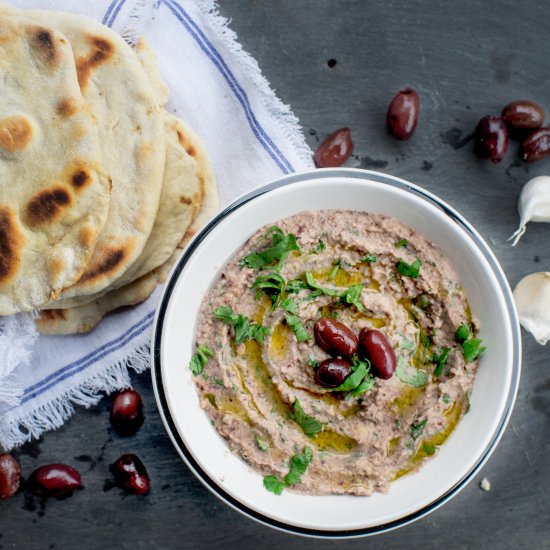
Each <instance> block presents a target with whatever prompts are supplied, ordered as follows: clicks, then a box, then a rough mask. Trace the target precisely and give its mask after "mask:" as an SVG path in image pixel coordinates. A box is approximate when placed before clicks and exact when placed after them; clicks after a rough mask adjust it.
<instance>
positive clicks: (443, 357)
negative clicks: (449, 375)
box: [432, 348, 451, 376]
mask: <svg viewBox="0 0 550 550" xmlns="http://www.w3.org/2000/svg"><path fill="white" fill-rule="evenodd" d="M450 352H451V348H443V350H442V351H441V353H440V354H439V355H435V354H434V356H433V358H432V359H433V362H434V363H435V364H436V367H435V370H434V375H435V376H441V375H442V374H443V370H444V369H445V365H446V364H447V359H448V358H449V353H450Z"/></svg>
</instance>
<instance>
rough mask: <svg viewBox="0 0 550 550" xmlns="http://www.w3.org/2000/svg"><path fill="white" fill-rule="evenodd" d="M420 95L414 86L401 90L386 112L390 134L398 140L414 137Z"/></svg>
mask: <svg viewBox="0 0 550 550" xmlns="http://www.w3.org/2000/svg"><path fill="white" fill-rule="evenodd" d="M419 112H420V97H419V96H418V93H417V92H416V91H415V90H413V89H412V88H405V89H404V90H401V91H399V92H398V93H397V94H396V95H395V97H394V98H393V99H392V100H391V103H390V106H389V107H388V112H387V114H386V124H387V126H388V130H389V132H390V134H391V135H392V136H393V137H394V138H395V139H398V140H407V139H410V138H411V137H412V135H413V134H414V132H415V131H416V126H417V124H418V114H419Z"/></svg>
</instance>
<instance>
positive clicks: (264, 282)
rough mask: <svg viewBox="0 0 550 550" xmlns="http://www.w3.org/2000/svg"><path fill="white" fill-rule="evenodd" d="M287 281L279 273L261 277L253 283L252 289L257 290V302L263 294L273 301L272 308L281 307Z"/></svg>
mask: <svg viewBox="0 0 550 550" xmlns="http://www.w3.org/2000/svg"><path fill="white" fill-rule="evenodd" d="M285 286H286V280H285V278H284V277H283V276H282V275H280V274H279V273H269V274H268V275H260V276H259V277H258V278H257V279H256V280H255V281H254V282H253V283H252V288H257V289H258V291H257V292H256V300H259V299H260V298H261V296H262V294H265V295H266V296H267V297H268V298H269V299H270V300H271V308H272V309H274V308H276V307H277V306H278V305H279V302H280V301H281V297H282V294H283V292H284V290H285Z"/></svg>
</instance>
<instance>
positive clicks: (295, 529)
mask: <svg viewBox="0 0 550 550" xmlns="http://www.w3.org/2000/svg"><path fill="white" fill-rule="evenodd" d="M335 177H345V178H351V179H359V180H365V179H368V180H371V181H375V182H378V183H385V184H388V185H392V186H394V187H398V188H400V189H405V190H407V191H410V192H412V193H413V194H414V195H416V196H419V197H421V198H423V199H425V200H427V201H428V202H430V203H431V204H432V205H434V206H436V207H437V208H439V209H440V210H441V211H443V212H444V213H445V214H446V215H447V216H449V217H450V218H451V219H452V220H453V221H454V222H455V223H457V224H458V225H459V226H460V227H461V228H462V229H463V230H464V231H465V232H466V233H467V234H468V236H469V237H470V239H472V240H473V241H474V243H475V244H476V246H477V247H478V249H479V250H480V251H481V252H482V254H483V255H484V257H485V259H486V260H487V262H488V263H489V265H490V267H491V269H492V271H493V273H494V274H495V276H496V278H497V280H498V282H499V285H500V289H501V292H502V294H503V297H504V300H505V303H506V308H507V310H508V314H509V317H510V322H511V325H512V326H511V328H512V337H513V346H512V349H513V359H512V361H513V363H512V364H513V371H512V381H511V384H510V389H509V392H508V398H507V402H506V407H505V409H504V412H503V414H502V417H501V419H500V422H499V425H498V428H497V429H496V430H495V433H494V434H493V437H492V439H491V442H490V443H489V444H488V445H487V447H486V448H485V449H484V451H483V453H482V454H481V456H480V458H479V460H478V461H477V463H476V464H475V465H474V466H473V467H472V468H471V469H470V471H469V472H468V473H467V474H466V475H464V477H462V479H460V480H459V481H458V482H457V483H456V484H455V485H454V486H453V487H452V488H451V489H449V490H448V491H447V492H446V493H444V494H443V495H441V496H440V497H438V498H437V499H436V500H434V501H432V502H431V503H430V504H428V505H426V506H424V507H423V508H421V509H420V510H417V511H416V512H413V513H412V514H408V515H407V516H404V517H402V518H400V519H397V520H394V521H392V522H389V523H384V524H381V525H376V526H371V527H366V528H360V529H352V530H328V531H326V530H322V529H311V528H306V527H299V526H296V525H291V524H287V523H284V522H281V521H278V520H275V519H273V518H270V517H269V516H266V515H264V514H261V513H259V512H257V511H255V510H253V509H252V508H250V507H248V506H245V505H244V504H243V503H241V502H240V501H239V500H237V499H236V498H234V497H233V496H231V495H230V494H228V493H227V492H226V491H224V490H223V489H222V488H221V487H220V486H219V485H218V484H217V483H216V482H215V481H214V480H213V479H211V478H210V477H209V476H208V474H207V473H206V472H205V471H204V470H203V469H202V468H201V466H200V464H199V463H198V462H197V461H196V460H195V459H194V458H193V456H192V454H191V453H190V451H189V450H188V449H187V447H186V445H185V443H184V441H183V439H182V438H181V437H180V435H179V433H178V429H177V427H176V425H175V423H174V421H173V419H172V415H171V413H170V410H169V407H168V402H167V399H166V395H165V392H164V385H163V379H162V368H161V348H162V335H163V327H164V320H165V316H166V311H167V309H168V304H169V302H170V299H171V296H172V293H173V291H174V288H175V286H176V283H177V280H178V278H179V275H180V274H181V272H182V271H183V269H184V267H185V266H186V264H187V262H188V260H189V258H190V257H191V256H192V254H193V253H194V251H195V250H196V249H197V248H198V247H199V246H200V244H201V243H202V241H203V240H204V238H205V237H206V236H207V235H208V234H209V233H210V232H211V231H212V230H213V229H214V228H215V227H216V226H217V225H218V224H219V223H220V222H221V221H222V220H223V219H225V218H226V217H227V216H228V215H230V214H232V213H233V212H235V211H236V210H238V209H239V208H241V207H242V206H244V205H245V204H247V203H249V202H250V201H252V200H254V199H255V198H257V197H260V196H262V195H264V194H266V193H269V192H270V191H273V190H274V189H278V188H280V187H283V186H286V185H290V184H293V183H297V182H302V181H307V180H310V179H326V178H335ZM520 372H521V337H520V328H519V322H518V317H517V312H516V308H515V305H514V300H513V297H512V292H511V290H510V287H509V285H508V282H507V280H506V277H505V275H504V272H503V270H502V268H501V267H500V264H499V263H498V260H497V259H496V257H495V256H494V254H493V253H492V252H491V250H490V248H489V246H488V245H487V244H486V243H485V241H484V240H483V239H482V237H481V236H480V235H479V234H478V233H477V231H476V230H475V229H474V228H473V227H472V225H470V223H468V222H467V221H466V219H464V218H463V217H462V216H461V215H460V214H459V213H458V212H457V211H456V210H454V209H453V208H451V207H450V206H449V205H448V204H446V203H445V202H444V201H442V200H441V199H439V198H438V197H436V196H435V195H433V194H432V193H430V192H428V191H426V190H424V189H422V188H421V187H419V186H417V185H414V184H412V183H410V182H408V181H406V180H403V179H400V178H397V177H394V176H390V175H387V174H383V173H381V172H375V171H371V170H360V169H356V168H336V169H332V168H327V169H317V170H312V171H308V172H300V173H295V174H291V175H289V176H285V177H283V178H281V179H278V180H276V181H273V182H271V183H268V184H267V185H264V186H263V187H259V188H258V189H255V190H254V191H251V192H249V193H247V194H245V195H243V196H242V197H240V198H238V199H237V200H235V201H234V202H233V203H232V204H230V205H229V206H227V207H226V208H224V209H223V210H222V211H221V212H220V213H219V214H218V215H217V216H215V217H214V218H213V219H212V220H211V221H210V222H209V223H208V224H207V225H206V226H205V227H204V228H203V229H202V230H201V231H200V232H199V233H198V234H197V236H196V237H195V238H194V239H193V241H192V242H191V243H190V245H189V246H188V248H187V249H186V250H185V251H184V253H183V255H182V256H181V258H180V259H179V261H178V263H177V265H176V267H175V268H174V270H173V271H172V274H171V276H170V279H169V280H168V282H167V283H166V285H165V288H164V291H163V294H162V297H161V300H160V303H159V306H158V308H157V314H156V316H155V323H154V327H153V336H152V342H151V377H152V382H153V389H154V392H155V397H156V401H157V406H158V408H159V412H160V415H161V417H162V420H163V423H164V426H165V429H166V431H167V432H168V435H169V436H170V438H171V440H172V443H173V444H174V446H175V447H176V450H177V451H178V453H179V454H180V456H181V457H182V459H183V460H184V462H185V463H186V464H187V466H188V467H189V469H190V470H191V471H192V472H193V473H194V474H195V476H196V477H197V478H198V479H199V481H201V482H202V484H203V485H204V486H205V487H206V488H207V489H209V490H210V492H212V493H213V494H214V495H215V496H217V497H218V498H219V499H220V500H222V501H223V502H225V503H226V504H228V505H229V506H231V507H232V508H233V509H235V510H237V511H238V512H240V513H242V514H243V515H245V516H247V517H249V518H250V519H253V520H255V521H257V522H259V523H262V524H264V525H267V526H269V527H272V528H275V529H277V530H279V531H283V532H286V533H292V534H297V535H302V536H307V537H315V538H330V539H346V538H357V537H364V536H368V535H375V534H380V533H384V532H387V531H391V530H393V529H397V528H398V527H403V526H404V525H407V524H409V523H412V522H414V521H416V520H418V519H420V518H422V517H424V516H426V515H428V514H429V513H431V512H433V511H434V510H436V509H437V508H439V507H440V506H442V505H443V504H444V503H445V502H447V501H448V500H450V499H451V498H452V497H453V496H455V495H456V494H457V493H458V492H459V491H461V490H462V489H463V488H464V487H465V486H466V485H467V484H468V482H469V481H470V480H471V479H472V478H473V477H474V476H475V475H476V473H477V472H478V471H479V470H480V468H481V467H482V466H483V465H484V464H485V462H486V461H487V459H488V458H489V457H490V455H491V454H492V452H493V451H494V449H495V447H496V446H497V444H498V442H499V441H500V438H501V437H502V434H503V433H504V430H505V428H506V425H507V424H508V420H509V418H510V415H511V413H512V409H513V407H514V402H515V399H516V394H517V391H518V386H519V378H520Z"/></svg>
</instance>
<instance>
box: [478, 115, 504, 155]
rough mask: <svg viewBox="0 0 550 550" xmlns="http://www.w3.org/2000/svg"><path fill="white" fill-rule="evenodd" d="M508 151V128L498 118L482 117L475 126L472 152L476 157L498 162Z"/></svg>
mask: <svg viewBox="0 0 550 550" xmlns="http://www.w3.org/2000/svg"><path fill="white" fill-rule="evenodd" d="M507 150H508V128H507V127H506V124H504V120H502V117H499V116H490V115H487V116H484V117H483V118H482V119H481V120H480V121H479V122H478V123H477V126H476V132H475V144H474V151H475V153H476V155H477V156H478V157H481V158H483V159H489V160H490V161H492V162H494V163H495V164H496V163H497V162H500V161H501V160H502V159H503V158H504V155H505V154H506V151H507Z"/></svg>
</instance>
